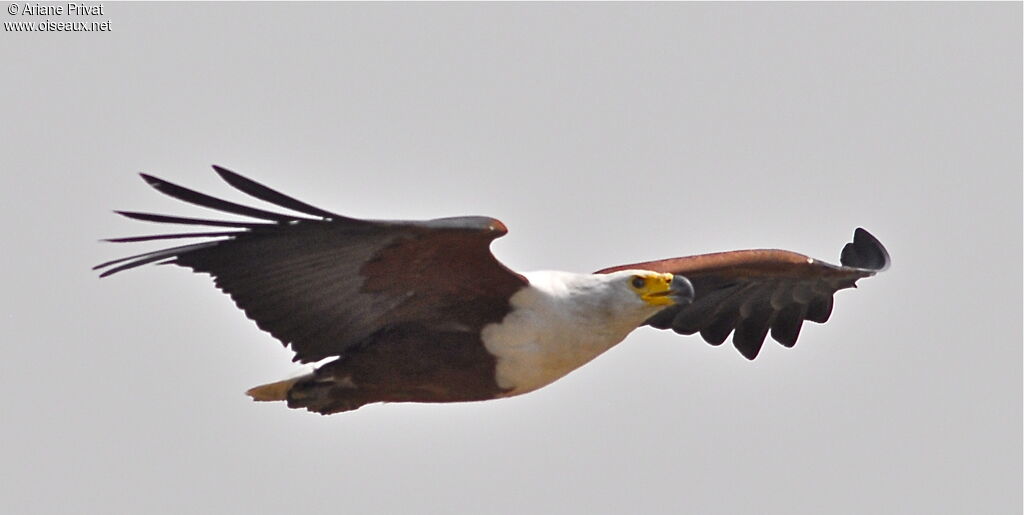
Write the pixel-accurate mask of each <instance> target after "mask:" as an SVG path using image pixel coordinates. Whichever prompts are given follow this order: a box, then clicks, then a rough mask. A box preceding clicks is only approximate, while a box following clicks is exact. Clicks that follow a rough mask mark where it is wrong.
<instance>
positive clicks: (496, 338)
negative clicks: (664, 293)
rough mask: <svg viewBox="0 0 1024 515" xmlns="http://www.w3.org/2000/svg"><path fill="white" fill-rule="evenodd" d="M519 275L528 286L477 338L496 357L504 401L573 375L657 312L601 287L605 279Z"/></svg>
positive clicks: (606, 279)
mask: <svg viewBox="0 0 1024 515" xmlns="http://www.w3.org/2000/svg"><path fill="white" fill-rule="evenodd" d="M523 275H525V276H526V278H527V279H528V280H529V281H530V285H529V286H528V287H526V288H524V289H522V290H520V291H519V292H517V293H516V294H515V295H513V296H512V298H511V299H510V304H511V306H512V311H511V312H510V313H509V314H508V315H507V316H506V317H505V319H504V320H502V321H501V322H500V323H496V324H489V325H487V326H485V327H484V328H483V331H482V333H481V337H482V340H483V343H484V345H485V346H486V348H487V350H488V351H489V352H490V353H491V354H493V355H494V356H495V357H497V370H496V380H497V383H498V386H499V387H501V388H504V389H507V390H508V391H507V392H506V393H505V394H504V395H503V396H505V397H510V396H513V395H520V394H523V393H527V392H531V391H533V390H536V389H538V388H541V387H543V386H546V385H548V384H550V383H551V382H553V381H555V380H557V379H559V378H561V377H563V376H565V375H566V374H568V373H569V372H572V371H573V370H576V369H577V368H579V367H581V366H583V365H584V364H586V363H587V362H589V361H590V360H592V359H594V358H596V357H597V356H599V355H601V353H603V352H605V351H607V350H608V349H610V348H612V347H614V346H615V345H616V344H618V343H619V342H621V341H622V340H623V339H624V338H625V337H626V336H627V335H628V334H629V333H630V332H631V331H633V329H636V327H637V326H639V325H640V324H641V323H643V322H644V320H646V319H647V318H648V317H649V316H651V315H653V314H654V313H656V312H657V311H658V309H660V308H658V307H652V306H647V305H644V304H643V303H640V302H639V301H638V300H637V298H636V297H635V295H634V296H632V298H630V295H623V294H621V293H620V292H619V291H618V290H617V289H615V288H612V287H611V286H610V285H606V284H604V283H609V281H610V279H611V278H610V277H609V276H594V275H581V274H571V273H565V272H530V273H526V274H523ZM627 293H628V292H627Z"/></svg>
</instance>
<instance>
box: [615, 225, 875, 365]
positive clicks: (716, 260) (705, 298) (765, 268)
mask: <svg viewBox="0 0 1024 515" xmlns="http://www.w3.org/2000/svg"><path fill="white" fill-rule="evenodd" d="M840 262H841V263H842V266H836V265H832V264H829V263H825V262H822V261H818V260H815V259H811V258H809V257H807V256H804V255H802V254H797V253H795V252H789V251H786V250H738V251H734V252H721V253H717V254H704V255H701V256H689V257H681V258H675V259H665V260H661V261H648V262H645V263H635V264H631V265H623V266H616V267H613V268H607V269H604V270H600V271H598V272H596V273H599V274H600V273H609V272H615V271H618V270H631V269H637V270H652V271H655V272H663V273H664V272H669V273H673V274H679V275H682V276H685V277H686V278H687V279H689V280H690V282H692V283H693V288H694V292H695V298H694V301H693V303H692V304H689V305H686V306H672V307H670V308H666V309H665V310H663V311H661V312H660V313H658V314H657V315H654V316H653V317H651V318H650V319H649V320H647V324H648V325H650V326H653V327H656V328H658V329H672V330H673V331H675V332H677V333H680V334H694V333H697V332H700V334H701V336H702V337H703V338H704V340H706V341H707V342H708V343H710V344H712V345H721V344H722V342H724V341H725V339H726V338H728V336H729V333H734V335H733V344H734V345H735V346H736V348H737V349H739V351H740V353H742V354H743V355H744V356H745V357H747V359H754V358H756V357H757V354H758V353H759V352H760V351H761V345H762V344H763V343H764V339H765V337H766V336H767V335H768V332H769V331H771V334H772V338H774V339H775V340H776V341H778V342H779V343H781V344H783V345H785V346H787V347H792V346H793V345H795V344H796V339H797V336H799V335H800V327H801V326H802V325H803V322H804V320H810V321H811V322H817V323H824V322H825V321H827V320H828V318H829V315H831V314H832V297H833V295H834V294H835V292H837V291H839V290H842V289H844V288H852V287H854V286H855V284H854V283H856V282H857V280H858V279H861V278H863V277H869V276H872V275H874V274H875V273H877V272H880V271H882V270H885V269H886V268H888V267H889V262H890V260H889V254H888V253H887V252H886V250H885V247H883V246H882V244H881V243H879V241H878V240H877V239H875V237H874V236H872V235H871V234H870V233H868V232H867V231H865V230H864V229H857V230H856V231H855V232H854V233H853V242H852V243H848V244H846V247H845V248H843V253H842V256H841V258H840Z"/></svg>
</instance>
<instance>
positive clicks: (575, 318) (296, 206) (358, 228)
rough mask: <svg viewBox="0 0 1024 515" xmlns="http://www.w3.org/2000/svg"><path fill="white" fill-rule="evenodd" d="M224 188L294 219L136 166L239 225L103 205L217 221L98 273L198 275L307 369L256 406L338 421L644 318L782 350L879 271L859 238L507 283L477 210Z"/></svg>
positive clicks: (568, 360) (504, 370)
mask: <svg viewBox="0 0 1024 515" xmlns="http://www.w3.org/2000/svg"><path fill="white" fill-rule="evenodd" d="M214 170H215V171H216V172H217V174H218V175H220V177H221V178H222V179H224V181H226V182H227V183H228V184H229V185H231V186H233V187H235V188H237V189H238V190H240V191H241V192H243V193H246V194H248V195H250V196H252V197H255V198H257V199H259V200H263V201H266V202H268V203H270V204H274V205H276V206H278V207H281V208H285V209H288V210H291V211H294V212H296V213H301V216H300V215H292V214H284V213H279V212H274V211H267V210H263V209H258V208H254V207H249V206H245V205H242V204H237V203H234V202H230V201H226V200H222V199H218V198H215V197H211V196H209V195H206V194H203V193H200V192H197V191H194V190H191V189H188V188H184V187H182V186H178V185H176V184H172V183H170V182H167V181H165V180H163V179H159V178H156V177H153V176H150V175H146V174H142V178H143V179H144V180H145V181H146V182H147V183H149V185H150V186H152V187H153V188H156V189H157V190H158V191H160V192H162V193H164V194H167V195H169V196H171V197H174V198H177V199H179V200H183V201H185V202H189V203H192V204H196V205H199V206H202V207H206V208H211V209H215V210H219V211H224V212H227V213H232V214H236V215H243V216H246V217H250V218H252V219H254V220H253V221H244V222H242V221H224V220H211V219H200V218H183V217H178V216H167V215H160V214H150V213H139V212H129V211H116V212H117V213H118V214H121V215H123V216H126V217H128V218H132V219H136V220H142V221H146V222H157V223H166V224H184V225H198V226H207V227H212V228H215V229H212V230H207V231H201V232H188V233H176V234H160V235H153V236H136V237H129V238H114V239H110V240H107V241H112V242H139V241H148V240H170V239H178V238H202V239H203V240H202V241H201V242H199V243H192V244H189V245H182V246H177V247H171V248H168V249H164V250H158V251H154V252H147V253H145V254H139V255H135V256H131V257H126V258H122V259H117V260H114V261H108V262H106V263H103V264H100V265H97V266H96V267H95V269H97V270H103V272H102V274H101V277H103V276H108V275H111V274H114V273H117V272H120V271H123V270H128V269H131V268H135V267H138V266H142V265H145V264H148V263H158V264H175V265H179V266H183V267H187V268H191V269H192V270H193V271H195V272H201V273H206V274H210V275H211V276H212V277H213V280H214V284H215V285H216V286H217V287H218V288H219V289H220V290H222V291H223V292H224V293H227V294H228V295H230V296H231V298H232V299H233V300H234V302H235V304H236V305H237V306H238V307H239V308H240V309H241V310H242V311H244V312H245V314H246V315H247V316H248V317H249V318H250V319H252V320H253V321H254V322H256V325H257V326H259V327H260V329H263V330H264V331H267V332H269V333H270V334H271V335H273V336H274V337H275V338H277V339H278V340H280V341H281V342H282V343H284V344H285V345H291V348H292V350H293V351H294V352H295V358H294V361H299V362H302V363H317V362H319V365H318V366H317V367H316V368H314V369H313V370H312V372H310V373H308V374H305V375H302V376H299V377H295V378H292V379H287V380H284V381H278V382H275V383H270V384H266V385H263V386H257V387H255V388H252V389H250V390H249V391H248V392H247V393H248V394H249V395H250V396H251V397H252V398H253V399H255V400H257V401H285V402H287V403H288V406H289V407H291V408H305V409H307V410H309V411H313V412H316V413H321V414H330V413H338V412H342V411H349V410H354V409H356V408H359V407H360V406H363V405H365V404H369V403H375V402H460V401H479V400H486V399H495V398H501V397H510V396H513V395H519V394H523V393H527V392H530V391H533V390H536V389H538V388H541V387H543V386H546V385H548V384H550V383H552V382H553V381H555V380H557V379H559V378H561V377H563V376H565V375H566V374H568V373H570V372H572V371H573V370H575V369H577V368H579V367H580V366H582V365H584V364H586V363H587V362H588V361H590V360H592V359H594V358H595V357H597V356H598V355H600V354H601V353H603V352H605V351H606V350H608V349H610V348H611V347H613V346H614V345H615V344H617V343H619V342H620V341H622V340H623V339H625V337H626V336H627V335H628V334H629V333H630V332H632V331H633V330H634V329H636V328H637V327H640V326H644V325H648V326H652V327H655V328H658V329H671V330H673V331H675V332H677V333H680V334H686V335H692V334H695V333H700V335H701V337H702V338H703V339H704V340H705V341H707V342H708V343H710V344H711V345H721V344H722V343H723V342H724V341H725V340H726V338H728V336H729V334H730V333H732V334H733V338H732V341H733V345H734V346H735V347H736V349H738V350H739V352H740V354H742V355H743V356H744V357H746V358H747V359H754V358H755V357H757V354H758V352H759V351H760V350H761V345H762V344H763V343H764V340H765V337H766V336H767V335H768V333H769V332H771V335H772V338H773V339H775V340H776V341H778V342H779V343H781V344H782V345H785V346H786V347H792V346H793V345H794V344H795V343H796V340H797V337H798V336H799V334H800V327H801V326H802V324H803V322H804V321H805V320H810V321H811V322H817V323H823V322H825V321H826V320H828V318H829V315H830V314H831V313H832V300H833V295H834V294H835V292H836V291H838V290H841V289H844V288H851V287H854V286H855V282H856V281H857V280H858V279H861V278H864V277H869V276H872V275H874V274H875V273H876V272H879V271H882V270H885V269H886V268H887V267H888V266H889V255H888V253H887V252H886V250H885V248H884V247H883V246H882V245H881V243H879V242H878V240H876V239H875V238H874V237H873V236H872V235H871V234H869V233H868V232H867V231H865V230H864V229H857V230H856V231H855V232H854V235H853V242H852V243H848V244H847V245H846V247H844V248H843V251H842V255H841V258H840V263H842V264H841V265H839V266H837V265H832V264H829V263H825V262H822V261H818V260H816V259H812V258H809V257H807V256H804V255H801V254H797V253H794V252H789V251H785V250H739V251H733V252H721V253H715V254H704V255H699V256H689V257H680V258H674V259H665V260H661V261H648V262H644V263H635V264H630V265H622V266H615V267H611V268H605V269H603V270H599V271H597V272H595V273H593V274H578V273H571V272H554V271H541V272H530V273H517V272H514V271H512V270H510V269H508V268H506V267H505V266H504V265H502V264H501V263H500V262H499V261H498V260H497V259H495V257H494V255H493V254H491V251H490V244H491V242H492V241H493V240H494V239H495V238H498V237H501V236H503V235H504V234H505V233H506V232H507V229H506V228H505V225H504V224H502V223H501V222H500V221H498V220H495V219H493V218H488V217H481V216H466V217H454V218H439V219H436V220H428V221H390V220H361V219H356V218H349V217H346V216H342V215H338V214H335V213H332V212H330V211H325V210H323V209H320V208H317V207H314V206H311V205H309V204H307V203H305V202H302V201H300V200H297V199H295V198H292V197H290V196H287V195H284V194H282V193H280V192H278V191H275V190H273V189H270V188H268V187H266V186H263V185H261V184H259V183H257V182H255V181H253V180H251V179H247V178H245V177H242V176H241V175H239V174H237V173H234V172H231V171H229V170H226V169H224V168H221V167H217V166H215V167H214Z"/></svg>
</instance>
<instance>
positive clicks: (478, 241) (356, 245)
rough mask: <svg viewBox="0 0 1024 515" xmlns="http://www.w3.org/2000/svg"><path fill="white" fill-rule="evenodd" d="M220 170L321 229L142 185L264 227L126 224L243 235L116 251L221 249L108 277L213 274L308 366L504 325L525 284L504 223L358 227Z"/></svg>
mask: <svg viewBox="0 0 1024 515" xmlns="http://www.w3.org/2000/svg"><path fill="white" fill-rule="evenodd" d="M214 169H215V171H216V172H217V174H218V175H220V177H221V178H223V179H224V180H225V182H227V183H228V184H229V185H231V186H233V187H235V188H236V189H238V190H240V191H242V192H243V193H246V194H248V195H250V196H252V197H255V198H257V199H260V200H263V201H266V202H269V203H271V204H274V205H277V206H279V207H283V208H286V209H290V210H293V211H297V212H299V213H303V214H305V215H311V216H313V217H315V218H307V217H299V216H294V215H290V214H283V213H276V212H272V211H267V210H263V209H258V208H253V207H249V206H245V205H242V204H237V203H235V202H230V201H226V200H222V199H218V198H216V197H212V196H209V195H206V194H204V193H199V192H197V191H194V190H191V189H188V188H184V187H182V186H178V185H176V184H173V183H170V182H168V181H165V180H163V179H159V178H156V177H153V176H150V175H145V174H143V175H142V177H143V179H144V180H145V181H146V182H147V183H148V184H149V185H151V186H152V187H154V188H155V189H157V190H158V191H160V192H162V193H165V194H167V195H169V196H172V197H174V198H177V199H179V200H182V201H185V202H189V203H191V204H196V205H199V206H202V207H207V208H211V209H215V210H219V211H223V212H227V213H232V214H237V215H243V216H248V217H251V218H256V219H258V220H263V221H261V222H229V221H220V220H206V219H196V218H183V217H176V216H168V215H157V214H150V213H137V212H119V213H120V214H122V215H124V216H127V217H129V218H133V219H138V220H142V221H148V222H157V223H170V224H190V225H207V226H219V227H230V228H233V229H238V230H235V231H224V232H205V233H203V232H199V233H179V234H166V235H152V236H137V237H128V238H115V239H111V240H108V241H114V242H136V241H146V240H160V239H175V238H193V237H202V238H214V239H213V240H208V241H204V242H201V243H195V244H191V245H183V246H179V247H172V248H169V249H161V250H157V251H153V252H147V253H144V254H138V255H135V256H131V257H127V258H121V259H116V260H113V261H108V262H106V263H103V264H100V265H98V266H96V267H95V269H102V270H104V271H103V273H102V274H101V277H102V276H107V275H111V274H114V273H117V272H120V271H123V270H128V269H131V268H135V267H138V266H142V265H145V264H148V263H153V262H160V264H176V265H180V266H184V267H188V268H191V269H192V270H194V271H196V272H201V273H208V274H210V275H211V276H213V278H214V283H215V284H216V286H217V287H218V288H220V289H221V290H222V291H224V292H225V293H227V294H228V295H229V296H231V298H232V299H233V300H234V301H235V303H236V304H237V305H238V307H239V308H241V309H242V310H243V311H244V312H245V313H246V315H247V316H248V317H249V318H250V319H252V320H253V321H254V322H256V325H257V326H259V327H260V328H261V329H263V330H265V331H267V332H269V333H270V334H272V335H273V336H274V337H276V338H277V339H279V340H281V342H283V343H284V344H286V345H289V344H290V345H291V346H292V349H293V350H294V351H295V360H296V361H303V362H311V361H318V360H320V359H323V358H326V357H330V356H343V355H344V354H345V353H346V352H347V351H349V350H350V349H354V348H357V347H358V346H360V345H364V344H366V342H369V341H372V337H373V335H374V334H375V333H377V332H378V331H382V330H383V329H385V328H386V327H389V326H395V325H403V326H410V327H415V328H416V330H421V331H427V332H429V331H437V330H451V328H452V327H457V328H460V329H461V330H472V331H479V329H480V328H481V327H483V325H486V324H487V323H490V322H494V321H499V320H501V317H503V316H504V314H505V313H506V311H507V308H508V298H509V297H511V295H512V294H513V293H514V292H515V291H517V290H518V289H519V288H521V287H522V286H524V285H525V284H526V280H525V279H524V278H523V277H522V276H520V275H518V274H516V273H514V272H512V271H510V270H508V269H507V268H505V267H504V265H502V264H501V263H500V262H498V261H497V260H496V259H495V258H494V256H493V255H492V254H491V253H490V243H491V241H492V240H494V239H495V238H497V237H500V236H502V235H504V234H505V232H506V230H505V228H504V226H503V225H502V224H501V222H498V221H497V220H493V219H490V218H484V217H464V218H454V219H442V220H433V221H426V222H402V221H369V220H359V219H355V218H348V217H344V216H340V215H337V214H334V213H331V212H329V211H325V210H323V209H320V208H317V207H314V206H311V205H309V204H306V203H305V202H301V201H299V200H296V199H294V198H292V197H289V196H287V195H284V194H282V193H280V192H277V191H275V190H272V189H270V188H268V187H266V186H263V185H261V184H259V183H256V182H255V181H252V180H251V179H247V178H245V177H242V176H241V175H238V174H236V173H234V172H231V171H229V170H226V169H224V168H220V167H214ZM265 221H269V222H270V223H267V222H265ZM441 323H443V324H446V325H445V327H444V328H439V327H438V324H441Z"/></svg>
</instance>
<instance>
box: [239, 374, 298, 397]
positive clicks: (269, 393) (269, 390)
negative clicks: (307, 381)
mask: <svg viewBox="0 0 1024 515" xmlns="http://www.w3.org/2000/svg"><path fill="white" fill-rule="evenodd" d="M304 377H306V376H299V377H293V378H291V379H285V380H284V381H278V382H276V383H267V384H264V385H260V386H255V387H253V388H249V389H248V390H247V391H246V392H245V394H246V395H248V396H249V397H252V400H254V401H256V402H272V401H286V400H288V391H289V390H291V389H292V386H295V383H297V382H299V380H300V379H303V378H304Z"/></svg>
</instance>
